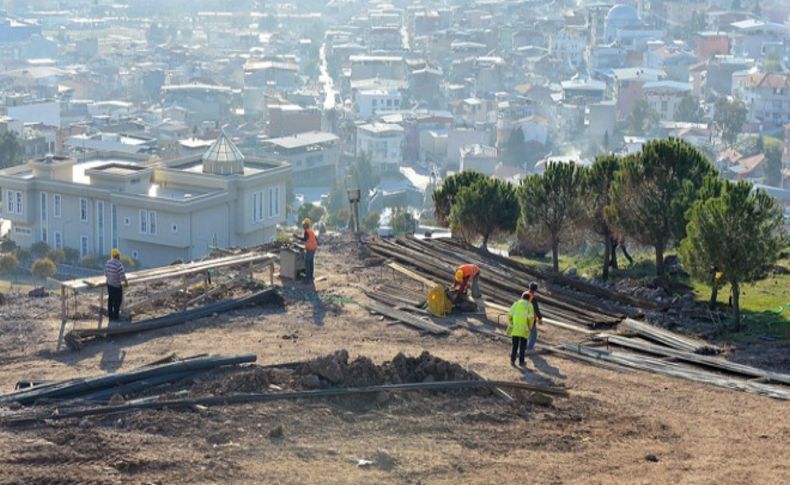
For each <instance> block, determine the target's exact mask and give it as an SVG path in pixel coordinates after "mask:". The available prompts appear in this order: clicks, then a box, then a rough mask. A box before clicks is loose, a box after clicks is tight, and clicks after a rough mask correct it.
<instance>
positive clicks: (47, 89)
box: [0, 0, 790, 264]
mask: <svg viewBox="0 0 790 485" xmlns="http://www.w3.org/2000/svg"><path fill="white" fill-rule="evenodd" d="M176 12H177V13H176ZM0 19H1V20H0V78H1V79H2V85H1V86H0V132H1V133H3V134H8V135H7V136H8V139H9V140H11V139H12V140H13V142H10V141H9V142H8V143H9V144H7V145H2V147H3V150H4V151H2V152H0V161H1V162H2V166H3V167H5V169H4V171H3V172H2V173H0V187H1V188H2V190H1V191H0V192H2V214H1V215H0V217H1V218H2V219H3V220H4V223H3V224H2V226H0V227H2V228H3V229H2V230H3V232H4V233H8V234H9V236H10V237H11V238H13V239H14V240H15V241H16V242H17V243H19V244H20V245H23V246H29V245H30V244H32V243H33V242H36V241H43V242H45V243H47V244H48V245H49V246H51V247H60V246H67V247H73V248H74V249H77V250H79V251H80V255H81V256H82V257H84V256H86V255H95V256H101V255H105V254H108V251H109V249H110V247H111V246H112V247H114V246H116V245H120V246H121V247H122V248H123V249H126V250H128V251H129V252H132V253H133V254H136V255H137V256H135V257H136V258H139V259H140V261H142V262H143V263H144V264H155V263H157V264H158V263H162V262H166V260H167V259H170V258H172V259H184V258H186V259H190V258H193V257H198V256H199V255H200V254H201V253H203V252H205V251H207V248H208V247H209V246H211V245H212V244H217V245H219V246H221V247H223V246H243V245H245V244H256V243H264V242H266V241H267V240H270V239H271V238H273V237H274V236H275V234H276V230H275V227H274V226H275V225H276V224H279V223H285V222H286V221H287V220H291V221H292V220H293V218H291V219H288V216H289V215H291V214H292V212H293V213H295V211H296V210H297V209H298V207H299V206H300V205H301V204H304V203H311V204H314V205H319V206H320V205H323V206H327V204H328V198H331V197H330V195H331V194H332V192H333V190H335V191H337V190H336V189H337V187H336V185H338V184H343V183H344V182H342V181H343V180H345V179H346V177H347V176H348V175H349V173H350V172H351V171H352V170H353V165H354V164H355V162H356V161H357V160H359V159H360V158H362V157H364V158H365V159H366V160H368V161H369V162H370V164H371V165H372V167H374V169H375V170H376V172H377V173H378V174H379V177H378V183H377V184H374V185H373V186H371V187H370V189H371V192H370V193H369V194H365V197H364V201H363V204H370V203H372V202H373V201H374V200H376V201H377V202H375V203H374V205H375V207H376V210H377V211H382V212H381V213H382V224H386V223H387V221H388V219H387V218H388V214H389V213H390V212H391V210H392V209H394V207H389V206H388V203H383V202H382V198H381V196H380V195H379V196H376V194H375V192H376V191H377V190H378V191H391V190H402V189H408V190H413V191H417V192H422V193H423V194H424V192H425V190H426V188H427V186H426V185H425V184H424V183H421V182H420V180H421V177H423V178H424V177H437V179H438V180H441V179H442V178H444V177H447V176H448V175H451V174H453V173H456V172H459V171H463V170H476V171H479V172H482V173H484V174H488V175H492V176H494V177H497V178H501V179H502V180H508V181H510V182H512V183H515V184H518V183H519V181H520V180H521V179H522V178H523V177H525V176H527V175H529V174H531V173H540V172H542V170H543V169H544V167H545V166H546V164H547V163H549V162H552V161H565V162H577V163H579V164H582V165H588V164H589V163H590V162H591V161H592V160H593V159H595V157H596V156H599V155H601V154H605V153H613V154H627V153H636V152H638V151H639V150H640V149H641V146H642V145H644V144H645V143H647V142H648V141H650V140H653V139H657V138H665V137H676V138H680V139H683V140H686V141H688V142H689V143H691V144H692V145H694V146H695V147H697V148H699V149H700V150H702V151H703V152H704V153H705V154H706V155H707V157H708V158H709V159H710V160H711V161H713V162H714V163H715V165H716V166H717V167H718V169H719V170H720V173H721V175H722V177H726V178H730V179H734V180H735V179H737V180H750V181H752V182H755V183H758V184H763V185H765V186H770V187H775V190H773V191H771V194H772V195H773V196H774V197H776V198H778V199H779V201H780V202H781V203H782V204H783V205H784V206H785V207H788V211H790V200H788V199H787V197H788V196H787V190H789V189H790V155H788V154H789V153H790V137H788V136H787V134H788V133H790V70H788V59H789V58H790V6H788V4H787V3H786V2H783V1H781V0H773V1H772V0H736V1H732V0H693V1H691V2H677V1H671V0H656V1H650V2H648V1H643V0H633V1H616V2H600V1H595V2H592V1H589V2H588V1H562V2H553V3H544V2H534V1H524V0H518V1H516V0H512V1H508V0H499V1H489V0H476V1H475V0H457V1H449V0H448V1H444V2H429V1H421V0H412V1H405V0H402V1H385V0H381V1H375V0H374V1H370V2H355V1H347V0H346V1H343V0H337V1H332V2H317V1H305V2H294V3H270V2H264V1H253V0H249V1H243V2H232V3H227V2H226V3H222V2H215V1H208V0H206V1H202V2H188V1H185V0H184V1H177V0H174V1H170V2H162V3H160V2H152V1H149V0H140V1H128V2H118V1H109V0H107V1H104V0H96V1H88V0H85V1H79V0H57V1H56V0H30V1H25V2H21V1H13V0H6V1H4V2H3V3H2V6H1V7H0ZM731 133H734V136H733V135H731ZM758 140H759V141H758ZM217 143H219V144H220V145H221V146H222V147H225V148H222V149H223V150H224V149H227V150H228V154H230V155H229V156H230V157H231V158H233V157H235V158H238V159H244V164H243V166H244V169H243V172H242V169H241V168H239V167H235V168H233V167H231V165H232V164H231V163H230V162H228V165H224V164H220V166H219V168H217V167H214V166H213V165H212V162H211V157H212V156H213V155H212V154H214V155H215V154H216V153H217V150H216V149H217ZM5 147H8V148H7V149H6V148H5ZM16 147H18V149H16ZM774 147H779V148H780V150H778V151H777V150H776V149H775V148H774ZM12 148H14V149H13V150H12ZM212 150H213V151H212ZM189 157H191V158H195V159H200V158H201V157H202V159H203V160H204V161H203V166H204V168H205V167H213V168H209V169H208V170H207V171H206V173H205V174H203V177H204V178H205V180H207V181H208V180H213V179H212V177H219V178H223V177H225V178H226V179H227V180H228V182H227V183H224V184H214V183H213V182H211V183H209V182H205V183H204V182H202V181H199V179H197V178H195V177H196V176H197V175H194V176H193V175H190V176H188V177H187V176H183V177H181V176H179V174H178V170H176V169H173V168H170V167H180V166H184V163H183V160H184V159H185V158H189ZM255 164H259V165H260V164H263V165H261V166H266V167H269V168H266V169H261V170H260V171H255V170H256V169H254V168H253V167H255V166H256V165H255ZM15 165H18V166H15ZM66 166H68V167H71V168H69V169H68V170H67V169H66V168H65V167H66ZM119 167H122V168H119ZM129 167H136V168H129ZM279 167H282V168H279ZM217 169H218V170H220V172H219V173H216V172H215V171H214V170H217ZM222 170H229V171H230V172H229V173H227V174H226V173H222ZM186 171H187V172H189V171H190V170H186ZM253 171H255V174H254V175H253V174H252V172H253ZM67 172H69V173H72V172H73V176H72V177H71V178H69V177H67V176H63V174H67ZM112 172H116V173H114V174H113V175H112V176H109V175H108V174H109V173H112ZM121 172H124V173H123V174H122V173H121ZM182 172H183V170H182ZM192 172H195V171H194V170H193V171H192ZM165 173H167V174H168V175H167V176H165V175H164V174H165ZM54 174H60V175H54ZM171 177H174V178H175V179H179V178H182V179H183V180H176V181H171V180H170V178H171ZM234 177H235V178H234ZM267 177H269V178H270V179H271V180H264V179H266V178H267ZM124 178H127V179H129V180H131V179H141V181H140V182H139V183H141V184H142V185H141V188H139V189H136V190H134V191H133V192H135V193H136V194H147V193H148V192H150V190H151V189H150V187H153V186H160V187H162V188H164V187H174V186H178V187H179V188H178V190H179V191H181V192H182V193H183V194H188V195H190V197H189V198H188V199H189V200H186V198H185V197H181V199H182V200H177V199H178V197H174V196H173V197H169V200H168V201H167V203H168V204H170V205H173V204H178V205H179V209H178V211H181V212H183V213H184V214H190V217H193V218H194V217H204V214H202V213H200V212H199V210H198V209H197V208H196V207H197V206H198V205H200V204H207V207H210V208H211V210H213V211H219V210H220V209H219V208H218V207H219V205H221V204H226V203H227V204H229V205H227V206H224V207H225V208H224V209H222V210H224V211H226V213H235V215H234V217H233V218H232V219H230V220H226V218H224V219H223V221H224V222H227V223H228V224H229V225H230V226H233V228H231V229H222V230H218V231H217V233H216V235H215V234H214V233H213V232H212V234H193V233H192V232H191V228H190V227H189V223H188V222H184V220H182V221H181V222H180V225H179V232H180V236H179V237H177V238H176V237H175V236H174V232H175V231H173V230H171V229H172V227H175V224H176V223H175V222H173V223H172V224H171V223H170V222H169V217H170V216H168V215H166V211H165V208H164V207H162V209H161V213H160V214H159V216H158V217H159V220H158V221H157V222H159V224H158V226H159V228H158V230H157V233H156V234H152V233H150V232H151V231H150V228H151V224H148V226H147V229H146V231H145V232H146V235H145V237H143V236H142V234H141V233H140V231H139V227H138V225H140V224H141V223H140V222H139V219H140V218H139V214H138V212H137V211H138V208H132V207H131V206H130V207H129V208H128V209H127V207H126V205H125V204H126V202H124V203H121V201H120V199H119V200H118V201H115V200H114V198H129V197H132V196H131V195H129V192H130V191H129V189H128V187H127V188H124V186H125V184H126V182H124V183H122V180H123V179H124ZM248 178H249V179H250V181H248V180H247V179H248ZM142 179H144V180H142ZM252 179H255V180H256V182H254V183H252V182H251V180H252ZM44 180H48V181H47V182H45V181H44ZM109 180H114V181H115V182H113V183H110V182H109ZM165 180H167V181H165ZM69 183H70V184H77V185H78V187H77V188H75V189H74V190H72V191H74V192H76V193H80V192H81V190H82V189H84V188H83V187H79V185H85V186H86V187H89V188H90V190H98V191H101V192H102V193H103V194H104V195H102V196H101V197H99V196H98V195H97V196H93V195H90V196H88V197H84V198H80V197H76V194H75V196H74V197H75V198H72V195H70V194H69V190H67V187H65V186H64V187H63V188H62V189H61V188H55V187H49V186H48V185H51V184H69ZM108 184H109V185H108ZM113 184H117V186H116V185H113ZM235 184H240V186H243V187H244V190H240V191H237V190H236V189H234V188H233V186H234V185H235ZM250 184H252V185H254V187H248V186H249V185H250ZM143 185H144V186H145V187H142V186H143ZM182 185H183V187H181V186H182ZM110 186H113V187H115V188H116V189H117V190H116V192H117V193H115V194H113V190H112V189H110V188H109V187H110ZM270 186H271V187H274V186H279V187H280V189H279V190H280V192H279V195H278V196H277V197H275V199H276V200H277V201H278V203H279V204H280V205H281V206H282V207H281V208H280V210H279V211H274V212H275V213H277V214H279V215H278V216H277V217H274V218H271V217H268V213H269V212H268V211H269V209H268V207H269V203H270V199H271V197H270V196H269V195H265V196H264V197H263V198H262V199H260V200H261V201H262V203H263V204H264V206H265V207H264V209H263V212H265V213H266V214H267V216H266V217H263V220H264V226H265V227H260V228H253V227H251V226H249V225H248V222H249V221H252V220H257V219H258V218H259V217H258V216H254V217H253V216H251V215H250V214H244V213H243V212H244V210H247V212H249V210H250V208H251V207H255V205H256V204H257V203H259V202H258V199H254V197H256V195H255V194H258V193H259V192H261V191H262V193H264V194H268V192H267V191H268V190H269V188H268V187H270ZM286 186H287V189H286ZM435 186H436V185H432V187H435ZM182 188H183V190H181V189H182ZM346 188H350V187H346ZM143 189H144V190H143ZM248 189H249V190H248ZM170 190H175V189H172V188H171V189H170ZM214 190H217V191H218V193H216V194H215V193H213V191H214ZM223 191H227V192H228V193H227V194H226V195H221V194H222V193H223ZM122 193H125V194H126V195H121V194H122ZM172 193H174V192H171V194H172ZM338 193H339V192H338ZM56 195H57V196H58V199H57V200H59V202H57V204H62V207H63V209H62V210H63V212H64V214H71V212H74V213H75V214H77V212H79V204H80V202H79V201H80V200H85V201H86V203H87V204H88V205H89V207H90V210H89V211H88V213H87V214H83V215H85V216H86V217H87V218H88V220H87V221H82V222H80V223H85V224H89V225H90V230H87V229H88V227H86V228H83V229H81V230H73V231H69V230H67V231H65V232H64V231H63V230H60V229H58V221H57V217H56V216H54V215H49V216H48V217H49V218H48V219H46V220H44V219H42V217H44V213H45V212H46V211H50V212H51V211H52V210H53V209H54V208H55V207H56V202H55V199H54V198H53V197H55V196H56ZM83 195H89V194H87V193H84V192H83ZM215 196H216V197H219V198H221V199H222V202H221V203H220V202H217V204H213V203H208V202H200V201H201V200H208V199H210V198H211V197H215ZM17 197H21V198H20V199H19V200H20V201H21V202H19V203H17V202H16V198H17ZM134 197H141V196H139V195H135V196H134ZM227 197H230V198H231V199H233V200H232V201H227V200H226V198H227ZM100 199H101V201H100ZM212 200H213V199H212ZM217 200H219V199H217ZM414 200H430V194H427V195H425V194H424V196H423V197H421V198H415V199H414ZM155 201H156V197H152V196H149V197H148V199H147V200H146V203H144V204H142V206H145V207H140V208H139V211H140V213H142V212H143V211H149V210H153V209H151V208H149V207H147V205H149V204H148V203H150V204H154V202H155ZM128 202H129V203H130V204H131V200H130V201H128ZM140 202H142V200H141V201H140ZM97 203H101V204H103V205H104V208H103V209H100V206H97ZM157 203H158V202H157ZM393 203H395V202H393ZM382 204H383V205H382ZM215 205H216V206H215ZM334 205H337V204H336V203H335V204H334ZM193 207H195V208H193ZM370 207H373V206H370ZM286 208H287V209H286ZM367 208H368V206H367V205H366V206H365V207H364V208H363V209H367ZM426 208H427V207H426V206H424V205H423V204H420V203H417V204H414V206H412V205H411V204H410V205H409V209H410V210H411V211H412V212H413V214H414V215H415V217H417V218H418V219H420V220H421V221H423V222H425V223H431V222H432V219H433V216H432V214H431V213H430V210H424V209H426ZM101 211H103V212H104V213H106V215H105V216H102V217H104V220H106V223H104V222H101V221H102V219H100V218H99V216H98V215H94V214H98V212H101ZM127 211H129V214H131V215H126V213H127ZM146 213H147V212H146ZM788 214H790V212H788ZM205 216H206V217H209V216H208V215H205ZM60 217H65V216H60ZM173 217H174V216H173ZM184 217H186V216H184ZM211 217H214V216H211ZM74 218H75V220H76V219H77V216H76V215H75V216H74ZM125 219H129V220H130V221H131V223H132V224H133V225H134V227H135V229H138V230H137V231H135V232H136V233H137V234H135V235H134V236H132V235H129V234H127V233H129V232H130V231H129V230H127V229H126V226H125V225H124V220H125ZM242 222H243V223H242ZM99 223H101V224H104V225H105V226H106V229H105V230H103V231H99V230H98V229H97V224H99ZM165 224H167V230H162V228H164V227H165ZM250 224H251V222H250ZM154 227H156V223H154ZM116 228H117V229H116ZM100 232H102V234H100ZM175 240H178V242H175ZM132 241H135V242H134V243H132ZM116 242H117V243H118V244H116ZM160 249H161V251H159V250H160ZM157 252H159V255H157V256H153V253H157Z"/></svg>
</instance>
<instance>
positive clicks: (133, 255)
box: [132, 249, 140, 259]
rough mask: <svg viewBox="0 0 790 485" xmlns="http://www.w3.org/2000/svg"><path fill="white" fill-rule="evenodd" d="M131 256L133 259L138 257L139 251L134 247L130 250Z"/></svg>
mask: <svg viewBox="0 0 790 485" xmlns="http://www.w3.org/2000/svg"><path fill="white" fill-rule="evenodd" d="M132 257H133V258H134V259H140V252H139V251H137V250H136V249H135V250H133V251H132Z"/></svg>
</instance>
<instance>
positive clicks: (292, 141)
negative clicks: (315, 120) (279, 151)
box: [264, 131, 340, 150]
mask: <svg viewBox="0 0 790 485" xmlns="http://www.w3.org/2000/svg"><path fill="white" fill-rule="evenodd" d="M339 140H340V138H338V137H337V135H335V134H334V133H326V132H323V131H308V132H306V133H299V134H296V135H291V136H283V137H280V138H270V139H268V140H264V143H267V144H270V145H276V146H277V147H280V148H285V149H287V150H290V149H294V148H302V147H306V146H310V145H317V144H321V143H334V142H337V141H339Z"/></svg>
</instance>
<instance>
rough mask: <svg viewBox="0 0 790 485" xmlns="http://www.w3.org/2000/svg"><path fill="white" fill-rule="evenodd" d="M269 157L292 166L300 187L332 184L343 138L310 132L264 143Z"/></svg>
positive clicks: (265, 151) (264, 148)
mask: <svg viewBox="0 0 790 485" xmlns="http://www.w3.org/2000/svg"><path fill="white" fill-rule="evenodd" d="M261 143H262V145H263V152H264V154H266V155H267V156H271V157H273V158H278V159H282V160H284V161H286V162H288V163H289V164H290V165H291V169H292V170H293V175H294V181H295V182H296V183H297V184H298V185H299V186H316V185H324V186H326V185H331V184H332V183H333V182H334V181H335V176H336V175H337V173H338V164H339V163H340V138H339V137H338V136H337V135H335V134H333V133H326V132H322V131H310V132H306V133H299V134H297V135H291V136H283V137H279V138H269V139H268V140H263V141H262V142H261Z"/></svg>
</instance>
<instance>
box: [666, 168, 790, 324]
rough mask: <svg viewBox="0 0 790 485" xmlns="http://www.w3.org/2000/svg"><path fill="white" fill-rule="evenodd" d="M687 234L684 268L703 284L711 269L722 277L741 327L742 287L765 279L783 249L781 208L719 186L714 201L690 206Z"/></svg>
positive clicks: (733, 186)
mask: <svg viewBox="0 0 790 485" xmlns="http://www.w3.org/2000/svg"><path fill="white" fill-rule="evenodd" d="M686 232H687V236H686V238H685V239H684V240H683V241H682V243H681V245H680V254H681V258H682V260H683V266H684V267H685V268H686V269H687V270H688V271H689V272H690V274H691V276H692V277H694V278H696V279H698V280H700V281H703V282H706V283H708V282H710V281H711V279H710V273H711V271H712V268H715V269H716V270H717V271H720V272H721V273H722V275H723V279H724V280H725V281H726V282H727V283H729V284H730V286H731V294H732V305H733V311H734V316H735V325H736V327H740V325H741V314H740V300H739V298H740V289H741V285H742V284H744V283H746V282H750V281H753V280H755V279H757V278H759V277H761V276H762V275H763V274H765V272H766V271H767V270H768V269H769V268H770V267H771V266H772V265H773V264H774V263H775V262H776V260H777V259H778V257H779V252H780V251H781V249H782V248H783V247H784V246H785V245H786V244H787V234H786V233H785V232H784V228H783V211H782V208H781V207H780V206H779V205H778V204H777V203H776V202H775V201H774V200H773V199H772V198H771V197H770V196H769V195H768V194H767V193H765V191H762V190H754V189H753V187H752V185H751V184H750V183H748V182H737V183H734V182H724V183H723V184H722V187H721V194H720V195H719V196H718V197H711V198H707V199H702V198H701V199H699V200H698V201H696V202H695V203H694V205H693V207H692V208H691V210H690V211H689V222H688V226H687V229H686Z"/></svg>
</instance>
